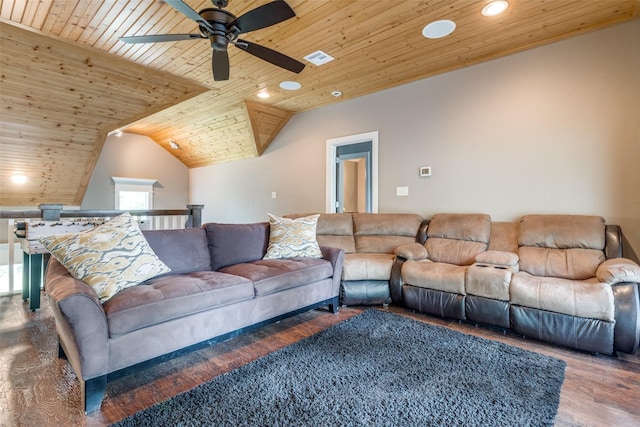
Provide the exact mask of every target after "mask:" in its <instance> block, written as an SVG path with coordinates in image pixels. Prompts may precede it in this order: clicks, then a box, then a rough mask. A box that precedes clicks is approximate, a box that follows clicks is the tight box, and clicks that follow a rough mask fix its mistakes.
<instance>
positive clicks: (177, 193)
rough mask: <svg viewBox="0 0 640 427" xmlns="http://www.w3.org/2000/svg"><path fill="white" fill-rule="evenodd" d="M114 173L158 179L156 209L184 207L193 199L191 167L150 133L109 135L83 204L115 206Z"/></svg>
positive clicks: (107, 207)
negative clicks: (190, 189)
mask: <svg viewBox="0 0 640 427" xmlns="http://www.w3.org/2000/svg"><path fill="white" fill-rule="evenodd" d="M114 176H118V177H123V178H147V179H157V180H158V182H156V183H155V184H154V186H153V193H154V194H153V207H154V209H184V208H185V207H186V205H187V204H188V202H189V169H188V168H187V167H186V166H185V165H184V164H182V162H180V161H179V160H178V159H176V158H175V157H173V156H172V155H171V154H169V153H168V152H167V151H166V150H165V149H164V148H162V147H160V146H159V145H158V144H156V143H155V142H154V141H153V140H152V139H150V138H148V137H146V136H142V135H134V134H130V133H123V134H122V136H120V137H117V136H109V137H107V140H106V141H105V143H104V146H103V148H102V152H101V153H100V158H99V159H98V164H97V165H96V168H95V170H94V172H93V175H92V177H91V181H90V182H89V188H88V190H87V194H86V195H85V197H84V200H83V201H82V205H81V206H80V208H81V209H114V206H115V194H114V191H115V185H114V182H113V179H112V177H114Z"/></svg>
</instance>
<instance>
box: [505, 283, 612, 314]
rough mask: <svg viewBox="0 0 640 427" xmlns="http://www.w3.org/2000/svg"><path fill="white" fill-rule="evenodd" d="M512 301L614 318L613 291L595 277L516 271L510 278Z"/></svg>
mask: <svg viewBox="0 0 640 427" xmlns="http://www.w3.org/2000/svg"><path fill="white" fill-rule="evenodd" d="M510 291H511V304H516V305H520V306H523V307H530V308H537V309H539V310H546V311H552V312H554V313H560V314H568V315H570V316H576V317H584V318H589V319H599V320H605V321H608V322H613V321H614V314H615V307H614V300H613V290H612V289H611V286H610V285H607V284H606V283H599V282H598V280H597V279H596V278H595V277H594V278H592V279H589V280H569V279H561V278H556V277H538V276H533V275H531V274H529V273H525V272H520V273H515V274H514V275H513V278H512V280H511V286H510Z"/></svg>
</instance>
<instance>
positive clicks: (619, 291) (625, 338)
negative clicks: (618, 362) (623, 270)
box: [613, 283, 640, 354]
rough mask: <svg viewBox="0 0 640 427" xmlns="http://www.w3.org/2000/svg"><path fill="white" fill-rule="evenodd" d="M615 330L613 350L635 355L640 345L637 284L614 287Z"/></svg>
mask: <svg viewBox="0 0 640 427" xmlns="http://www.w3.org/2000/svg"><path fill="white" fill-rule="evenodd" d="M613 298H614V304H615V319H616V323H615V329H614V334H613V349H614V351H621V352H623V353H628V354H634V353H635V352H636V351H638V346H639V344H640V307H639V305H640V295H639V294H638V284H637V283H619V284H616V285H613Z"/></svg>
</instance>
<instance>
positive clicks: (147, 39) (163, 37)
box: [120, 34, 205, 43]
mask: <svg viewBox="0 0 640 427" xmlns="http://www.w3.org/2000/svg"><path fill="white" fill-rule="evenodd" d="M203 38H205V37H204V36H202V35H200V34H157V35H149V36H130V37H120V40H121V41H123V42H125V43H159V42H174V41H178V40H194V39H203Z"/></svg>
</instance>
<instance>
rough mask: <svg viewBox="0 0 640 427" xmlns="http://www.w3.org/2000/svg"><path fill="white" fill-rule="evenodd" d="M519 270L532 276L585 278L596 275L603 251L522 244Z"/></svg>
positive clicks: (602, 257)
mask: <svg viewBox="0 0 640 427" xmlns="http://www.w3.org/2000/svg"><path fill="white" fill-rule="evenodd" d="M518 253H519V256H520V270H522V271H526V272H527V273H530V274H533V275H534V276H545V277H562V278H564V279H572V280H586V279H589V278H591V277H595V276H596V270H597V268H598V265H600V263H602V262H603V261H604V259H605V257H604V252H602V251H597V250H595V249H552V248H538V247H530V246H522V247H521V248H520V250H519V251H518Z"/></svg>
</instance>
